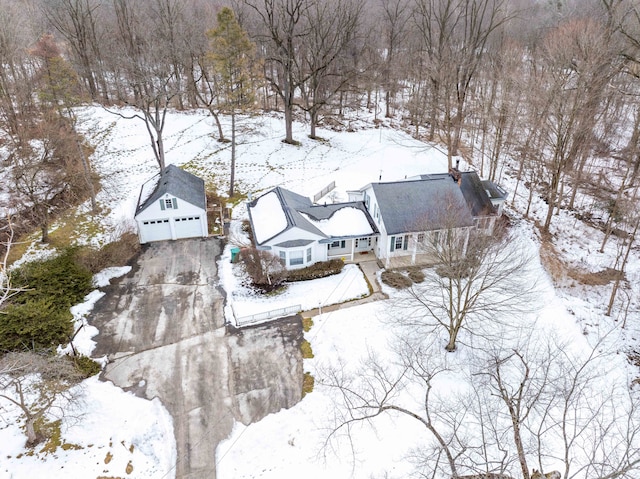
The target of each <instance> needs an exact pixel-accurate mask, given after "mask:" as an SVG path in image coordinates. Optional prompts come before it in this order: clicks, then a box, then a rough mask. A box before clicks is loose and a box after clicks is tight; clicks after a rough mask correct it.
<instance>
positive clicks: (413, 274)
mask: <svg viewBox="0 0 640 479" xmlns="http://www.w3.org/2000/svg"><path fill="white" fill-rule="evenodd" d="M407 275H408V276H409V279H410V280H411V281H413V282H414V283H422V282H423V281H424V278H425V275H424V271H422V270H421V269H420V268H417V267H414V268H409V269H407Z"/></svg>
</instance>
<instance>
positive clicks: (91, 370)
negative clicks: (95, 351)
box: [72, 355, 102, 378]
mask: <svg viewBox="0 0 640 479" xmlns="http://www.w3.org/2000/svg"><path fill="white" fill-rule="evenodd" d="M72 361H73V364H74V366H75V367H76V369H77V370H78V372H79V373H80V374H82V376H83V377H84V378H90V377H91V376H95V375H96V374H98V373H99V372H100V371H102V366H100V363H98V362H97V361H94V360H93V359H91V358H90V357H88V356H84V355H80V356H74V357H73V358H72Z"/></svg>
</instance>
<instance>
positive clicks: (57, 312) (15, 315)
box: [0, 297, 73, 351]
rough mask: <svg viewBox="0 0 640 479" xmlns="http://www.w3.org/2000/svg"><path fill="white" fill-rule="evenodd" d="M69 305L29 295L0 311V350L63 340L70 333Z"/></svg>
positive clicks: (49, 344)
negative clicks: (25, 298) (63, 305)
mask: <svg viewBox="0 0 640 479" xmlns="http://www.w3.org/2000/svg"><path fill="white" fill-rule="evenodd" d="M72 319H73V316H72V315H71V312H70V311H69V308H66V309H64V308H58V307H56V306H55V304H54V301H53V300H52V298H48V297H43V298H38V299H36V298H30V299H28V300H27V301H26V302H24V303H17V304H16V303H14V304H10V305H9V306H8V307H6V308H5V309H4V310H3V311H2V313H1V314H0V351H15V350H40V349H48V348H53V347H56V346H57V345H58V344H60V343H66V342H67V341H68V340H69V336H70V335H71V334H72V333H73V324H72Z"/></svg>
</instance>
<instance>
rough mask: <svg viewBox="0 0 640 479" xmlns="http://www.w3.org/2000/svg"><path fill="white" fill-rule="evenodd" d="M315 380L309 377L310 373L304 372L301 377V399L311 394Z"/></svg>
mask: <svg viewBox="0 0 640 479" xmlns="http://www.w3.org/2000/svg"><path fill="white" fill-rule="evenodd" d="M315 382H316V381H315V379H314V377H313V376H312V375H311V373H309V372H306V373H304V376H303V377H302V397H305V396H306V395H307V394H309V393H311V392H313V386H315Z"/></svg>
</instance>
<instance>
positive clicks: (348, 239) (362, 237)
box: [247, 187, 378, 269]
mask: <svg viewBox="0 0 640 479" xmlns="http://www.w3.org/2000/svg"><path fill="white" fill-rule="evenodd" d="M247 211H248V213H249V221H250V223H251V229H252V231H253V237H254V241H255V245H256V248H258V249H261V250H268V251H271V252H272V253H273V254H274V255H276V256H279V257H280V258H281V259H282V260H283V261H284V263H285V265H286V267H287V269H296V268H303V267H305V266H309V265H312V264H314V263H317V262H319V261H327V260H329V259H332V258H342V259H343V260H345V261H354V260H355V258H356V257H357V256H358V255H361V254H367V253H370V252H373V251H374V249H375V247H376V244H377V238H378V229H377V228H376V225H375V223H374V221H373V219H372V218H371V216H370V215H369V212H368V211H367V209H366V207H365V205H364V203H363V202H362V201H353V202H349V203H333V204H324V205H317V204H313V203H312V202H311V200H310V199H309V198H307V197H305V196H301V195H299V194H297V193H294V192H292V191H289V190H286V189H284V188H280V187H276V188H274V189H272V190H270V191H269V192H267V193H265V194H264V195H262V196H260V197H259V198H257V199H255V200H253V201H251V202H249V203H248V207H247Z"/></svg>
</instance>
